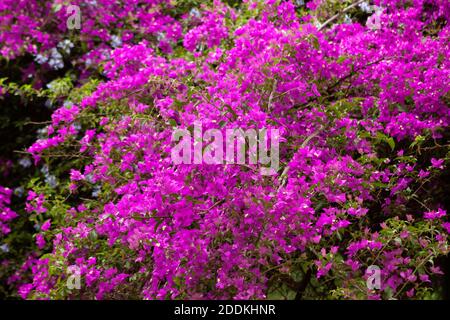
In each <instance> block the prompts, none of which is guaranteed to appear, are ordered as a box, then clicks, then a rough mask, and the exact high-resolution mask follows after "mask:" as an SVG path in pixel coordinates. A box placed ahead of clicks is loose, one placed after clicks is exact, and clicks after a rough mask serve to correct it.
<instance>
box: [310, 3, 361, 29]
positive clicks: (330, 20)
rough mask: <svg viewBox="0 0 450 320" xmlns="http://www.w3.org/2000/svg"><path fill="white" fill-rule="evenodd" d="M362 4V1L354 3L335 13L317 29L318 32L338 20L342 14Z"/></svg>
mask: <svg viewBox="0 0 450 320" xmlns="http://www.w3.org/2000/svg"><path fill="white" fill-rule="evenodd" d="M362 2H364V0H359V1H356V2H355V3H353V4H351V5H349V6H348V7H347V8H345V9H344V10H342V11H341V12H338V13H336V14H335V15H334V16H332V17H331V18H330V19H328V20H327V21H325V22H324V23H323V24H322V25H321V26H320V27H319V29H318V30H319V31H321V30H322V29H323V28H325V27H326V26H327V25H329V24H330V23H331V22H333V21H334V20H336V19H337V18H339V17H340V16H341V15H343V14H344V13H347V12H348V11H350V10H351V9H353V8H354V7H356V6H357V5H359V4H360V3H362Z"/></svg>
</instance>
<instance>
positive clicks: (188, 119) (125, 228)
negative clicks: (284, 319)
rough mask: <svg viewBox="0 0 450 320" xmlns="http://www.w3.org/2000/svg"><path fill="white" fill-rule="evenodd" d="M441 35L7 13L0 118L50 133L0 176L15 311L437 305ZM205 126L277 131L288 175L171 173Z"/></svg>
mask: <svg viewBox="0 0 450 320" xmlns="http://www.w3.org/2000/svg"><path fill="white" fill-rule="evenodd" d="M68 9H74V10H73V11H71V10H68ZM75 9H76V10H75ZM77 14H79V17H80V18H81V21H79V28H76V23H75V28H72V27H73V26H71V24H70V23H69V20H70V19H72V18H76V17H77V16H76V15H77ZM73 15H75V16H73ZM449 18H450V2H449V1H448V0H375V1H350V0H348V1H340V2H338V3H337V4H336V2H335V1H325V0H322V1H320V0H314V1H275V0H266V1H256V0H247V1H242V2H241V1H219V0H214V1H163V0H120V1H112V0H96V1H78V0H73V1H70V4H69V3H68V2H67V1H62V0H53V1H50V0H45V1H42V0H14V1H12V0H4V1H2V3H1V4H0V48H1V49H0V55H1V56H0V63H1V69H0V70H1V71H2V73H3V72H4V74H5V76H3V74H2V75H1V76H0V78H2V79H0V99H2V100H1V101H2V104H3V103H5V104H8V103H15V104H16V105H18V106H21V105H22V104H25V103H34V108H40V109H44V110H46V113H48V118H47V120H49V121H46V122H45V123H42V124H41V126H40V129H39V134H38V136H33V138H32V140H30V141H29V144H28V145H26V144H25V145H20V146H21V147H23V149H22V152H21V153H19V156H18V153H15V154H12V155H11V157H10V158H5V159H3V160H2V159H0V160H1V161H3V163H4V164H2V168H3V167H4V168H5V169H4V170H7V168H9V167H11V168H14V167H15V168H21V169H20V170H27V171H26V172H27V173H26V174H23V176H21V177H22V178H21V179H19V180H17V181H14V183H12V182H11V183H12V184H10V185H9V184H8V183H9V182H8V180H9V178H4V179H3V180H1V181H2V182H1V183H2V185H3V187H0V211H1V212H0V236H1V238H0V239H1V241H2V243H1V245H2V248H3V249H2V251H3V253H0V254H2V255H4V257H2V262H1V264H2V266H1V267H0V268H1V269H0V276H1V277H2V278H3V279H5V283H7V285H6V286H5V288H6V287H7V288H6V289H4V290H3V291H5V292H9V293H8V294H10V295H12V296H19V297H21V298H24V299H266V298H270V299H285V298H287V299H293V298H308V299H319V298H320V299H324V298H327V299H338V298H346V299H407V298H415V299H424V298H439V297H440V296H439V295H440V294H442V292H441V291H442V290H441V285H440V283H441V282H440V281H441V277H440V275H442V274H443V271H442V270H441V268H440V263H441V262H440V261H442V258H443V257H444V256H446V255H447V253H448V252H449V239H448V237H449V232H450V222H448V221H449V220H448V216H447V209H448V207H449V197H448V190H449V187H450V184H449V181H450V179H449V175H448V171H447V168H448V164H449V160H450V152H449V151H450V149H449V146H450V144H449V131H448V125H449V121H450V109H449V102H450V93H449V91H450V61H449V59H448V53H449V52H450V47H449V46H450V27H449V25H448V20H449ZM75 22H76V21H75ZM19 98H20V99H19ZM27 101H28V102H27ZM30 101H31V102H30ZM199 122H200V123H201V125H202V128H203V130H204V131H205V130H208V129H217V132H219V133H225V131H226V130H227V129H231V128H244V129H246V130H247V129H255V130H260V129H267V130H275V129H276V130H278V132H279V135H280V137H279V167H278V168H277V170H275V171H276V172H273V173H274V174H271V175H262V174H261V173H260V169H261V167H264V166H266V165H265V164H264V163H260V162H257V163H250V164H246V163H233V164H229V163H217V164H209V163H204V162H200V163H180V164H174V162H173V161H172V159H171V150H172V148H173V147H174V141H173V139H172V138H173V137H172V133H173V131H174V130H175V129H182V130H185V132H188V133H193V131H195V130H194V124H196V123H199ZM224 135H225V134H224ZM5 139H6V138H5ZM33 140H34V141H33ZM203 147H205V146H203ZM201 151H202V150H201ZM8 161H9V162H8ZM0 163H1V162H0ZM8 163H9V164H8ZM11 170H18V169H11ZM20 170H19V171H20ZM14 188H15V189H14ZM13 189H14V190H15V191H14V193H13V192H12V190H13ZM11 198H12V200H11ZM30 226H31V227H30ZM23 234H27V235H26V236H24V235H23ZM373 266H376V267H377V270H379V271H380V276H381V281H380V285H379V286H378V287H376V288H373V287H370V286H368V285H367V284H368V279H369V278H370V276H371V274H370V273H369V272H368V270H370V269H371V267H373ZM74 270H76V271H74ZM74 273H76V275H78V276H79V277H80V278H81V287H80V288H73V286H68V285H67V283H68V280H70V277H71V276H73V275H74Z"/></svg>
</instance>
